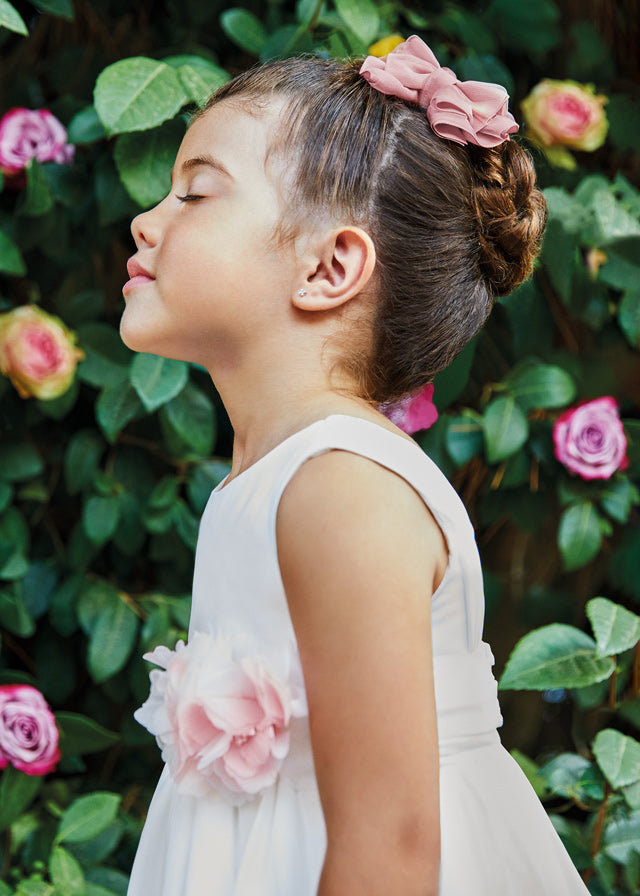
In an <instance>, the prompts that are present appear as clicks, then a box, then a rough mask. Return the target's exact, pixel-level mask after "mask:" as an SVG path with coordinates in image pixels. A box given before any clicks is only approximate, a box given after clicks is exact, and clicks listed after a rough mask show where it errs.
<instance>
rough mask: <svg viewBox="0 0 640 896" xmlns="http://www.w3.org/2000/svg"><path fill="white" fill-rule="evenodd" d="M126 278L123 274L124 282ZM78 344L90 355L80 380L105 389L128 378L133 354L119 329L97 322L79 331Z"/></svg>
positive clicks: (87, 356)
mask: <svg viewBox="0 0 640 896" xmlns="http://www.w3.org/2000/svg"><path fill="white" fill-rule="evenodd" d="M125 276H126V273H125V271H124V270H123V272H122V279H123V282H124V279H125ZM78 341H79V343H80V345H81V346H82V350H83V351H84V353H85V355H86V358H85V360H84V361H82V362H81V364H80V365H79V366H78V378H79V379H81V380H82V381H83V382H85V383H89V384H90V385H91V386H95V387H96V388H98V389H101V388H102V387H103V386H104V385H105V383H112V382H113V381H114V380H118V379H122V378H123V377H125V376H126V375H127V371H128V369H129V365H130V363H131V359H132V353H131V351H130V350H129V349H128V348H127V347H126V346H125V345H124V343H123V342H122V340H121V339H120V336H119V335H118V331H117V330H116V329H114V328H113V327H111V326H109V325H108V324H103V323H99V322H97V321H96V322H92V323H88V324H84V325H83V326H81V327H79V328H78Z"/></svg>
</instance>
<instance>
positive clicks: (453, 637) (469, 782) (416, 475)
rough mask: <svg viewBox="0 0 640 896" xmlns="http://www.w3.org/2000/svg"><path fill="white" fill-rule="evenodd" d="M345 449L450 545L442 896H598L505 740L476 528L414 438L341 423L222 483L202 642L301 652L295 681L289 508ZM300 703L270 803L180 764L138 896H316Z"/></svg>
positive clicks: (147, 840)
mask: <svg viewBox="0 0 640 896" xmlns="http://www.w3.org/2000/svg"><path fill="white" fill-rule="evenodd" d="M332 449H340V450H345V451H350V452H353V453H356V454H359V455H362V456H364V457H367V458H370V459H371V460H373V461H375V462H376V463H378V464H381V465H382V466H384V467H387V468H389V469H391V470H393V471H394V472H396V473H397V474H399V475H400V476H402V477H403V478H404V479H406V480H407V482H409V483H410V484H411V485H412V486H413V488H414V489H415V490H416V491H417V492H418V493H419V494H420V495H421V496H422V498H423V499H424V501H425V503H426V504H427V505H428V507H429V509H430V510H431V512H432V513H433V515H434V517H435V519H436V520H437V522H438V524H439V525H440V527H441V529H442V531H443V533H444V535H445V537H446V540H447V543H448V547H449V562H448V567H447V570H446V573H445V576H444V579H443V581H442V583H441V585H440V587H439V588H438V590H437V592H436V593H435V595H434V596H433V599H432V612H433V623H432V631H433V656H434V671H435V689H436V709H437V718H438V738H439V749H440V804H441V805H440V818H441V842H442V854H441V874H440V894H441V896H516V894H517V896H543V894H544V896H584V894H586V893H587V892H588V891H587V889H586V887H585V885H584V884H583V882H582V880H581V879H580V877H579V875H578V873H577V871H576V870H575V868H574V866H573V865H572V863H571V860H570V859H569V856H568V854H567V853H566V851H565V849H564V847H563V845H562V843H561V841H560V839H559V837H558V836H557V834H556V832H555V830H554V828H553V826H552V825H551V823H550V821H549V819H548V817H547V815H546V813H545V811H544V809H543V807H542V805H541V804H540V802H539V801H538V799H537V797H536V796H535V794H534V792H533V790H532V789H531V787H530V785H529V783H528V781H527V780H526V778H525V777H524V775H523V774H522V772H521V771H520V769H519V767H518V766H517V764H516V763H515V762H514V761H513V760H512V758H511V757H510V755H509V754H508V753H507V751H506V750H505V749H504V748H503V747H502V745H501V744H500V740H499V737H498V733H497V731H496V727H497V726H499V725H500V724H501V723H502V718H501V716H500V710H499V706H498V702H497V696H496V694H497V685H496V682H495V679H494V678H493V675H492V674H491V666H492V664H493V657H492V655H491V651H490V649H489V647H488V645H487V644H485V643H484V642H483V641H482V639H481V638H482V625H483V615H484V599H483V590H482V574H481V569H480V561H479V557H478V552H477V549H476V545H475V539H474V533H473V529H472V526H471V523H470V521H469V518H468V516H467V513H466V511H465V509H464V507H463V505H462V503H461V501H460V499H459V498H458V496H457V494H456V492H455V491H454V489H453V488H452V486H451V485H450V484H449V482H448V481H447V480H446V478H445V477H444V476H443V474H442V473H441V472H440V470H439V469H438V468H437V467H436V466H435V464H434V463H433V462H432V461H431V460H430V459H429V458H428V457H427V456H426V455H425V454H424V452H423V451H422V450H421V449H420V448H419V447H418V446H417V445H415V444H414V443H411V442H409V441H408V440H406V439H404V438H402V437H400V436H398V435H397V434H395V433H392V432H390V431H388V430H386V429H384V428H383V427H380V426H378V425H376V424H375V423H372V422H369V421H366V420H362V419H359V418H355V417H349V416H343V415H334V416H331V417H328V418H326V419H324V420H319V421H316V422H315V423H313V424H311V425H310V426H308V427H307V428H306V429H303V430H302V431H300V432H298V433H296V434H294V435H292V436H291V437H289V438H288V439H286V440H285V441H284V442H282V443H281V444H280V445H278V446H277V447H276V448H274V449H273V450H272V451H270V452H269V453H268V454H267V455H265V456H264V457H263V458H261V459H260V460H259V461H258V462H257V463H255V464H254V465H253V466H251V467H249V468H248V469H247V470H245V471H244V472H243V473H241V474H240V475H239V476H237V477H236V478H235V479H232V480H231V481H229V483H228V484H226V485H225V483H224V482H223V483H221V485H219V486H218V487H217V488H216V489H215V490H214V492H213V493H212V495H211V498H210V500H209V502H208V505H207V507H206V509H205V511H204V514H203V517H202V522H201V526H200V534H199V539H198V546H197V551H196V561H195V574H194V587H193V605H192V612H191V622H190V628H189V644H191V642H192V640H193V639H196V638H199V637H200V638H201V635H200V634H198V633H204V634H205V635H208V636H210V638H211V639H214V640H215V639H218V641H217V642H216V643H218V644H219V643H221V642H220V638H222V639H223V640H224V639H226V641H225V643H228V644H233V643H236V642H238V643H243V644H244V643H245V642H246V640H247V638H248V639H249V642H250V643H254V642H255V644H258V645H259V651H260V653H261V655H263V656H267V657H270V658H271V659H272V660H273V661H274V663H275V666H276V667H277V666H278V663H279V662H280V661H281V660H282V658H283V657H285V656H287V657H289V659H288V660H287V662H288V663H289V665H291V664H293V666H294V667H296V668H294V669H293V671H291V669H290V670H289V672H290V673H291V675H293V677H294V678H295V676H296V675H297V674H298V673H299V658H298V654H297V649H296V642H295V635H294V631H293V627H292V623H291V619H290V617H289V612H288V607H287V601H286V597H285V594H284V591H283V587H282V582H281V578H280V572H279V568H278V560H277V553H276V513H277V509H278V503H279V501H280V497H281V495H282V492H283V490H284V488H285V486H286V485H287V483H288V482H289V480H290V479H291V477H292V475H293V474H294V473H295V471H296V470H297V469H298V468H299V467H300V465H301V464H302V463H304V461H306V460H307V459H308V458H311V457H313V456H316V455H318V454H321V453H323V452H325V451H329V450H332ZM252 639H253V640H252ZM212 643H213V641H212ZM216 650H218V648H217V647H216ZM282 668H283V667H282V665H281V671H282ZM287 674H288V673H287ZM158 681H159V679H158ZM152 690H153V689H152ZM148 702H149V703H150V702H151V700H150V701H148ZM292 705H293V704H292ZM145 706H147V704H145ZM297 706H298V710H297V712H292V714H291V718H290V721H289V726H288V734H287V737H289V749H288V752H287V754H286V756H285V757H284V758H283V759H282V758H281V759H279V760H278V761H279V762H280V767H279V773H278V775H277V778H276V780H275V782H274V783H272V784H269V785H268V786H265V787H263V788H262V789H261V790H260V791H259V792H258V793H256V794H255V795H251V794H249V795H248V796H247V794H244V796H242V797H241V798H240V799H239V798H238V796H237V793H236V794H234V793H231V792H230V791H229V789H228V788H225V786H221V787H220V788H219V789H216V788H210V789H208V790H207V792H206V793H204V794H203V793H199V794H198V792H197V788H196V794H197V795H190V793H189V792H184V788H183V787H181V786H180V784H179V783H178V782H177V781H176V779H175V778H174V776H173V775H172V773H171V771H170V769H169V767H168V766H165V768H164V771H163V773H162V776H161V778H160V781H159V784H158V787H157V790H156V792H155V795H154V797H153V800H152V802H151V806H150V808H149V814H148V817H147V820H146V824H145V827H144V831H143V834H142V839H141V842H140V846H139V849H138V853H137V855H136V859H135V863H134V867H133V871H132V875H131V882H130V886H129V891H128V896H149V894H153V896H314V894H315V893H316V890H317V886H318V880H319V877H320V872H321V868H322V863H323V858H324V853H325V848H326V833H325V826H324V819H323V815H322V810H321V806H320V801H319V797H318V791H317V785H316V781H315V776H314V769H313V760H312V754H311V744H310V739H309V730H308V725H307V719H306V717H305V714H304V700H302V703H301V702H300V700H298V702H297ZM300 707H302V708H300ZM140 712H142V715H143V716H144V712H145V708H144V707H143V710H142V711H139V713H140ZM151 715H152V714H151V713H150V712H147V716H148V717H151ZM145 724H146V722H145ZM150 727H151V728H152V729H153V726H150ZM157 727H158V726H156V730H154V733H156V734H157ZM169 752H170V750H169ZM163 755H165V753H163ZM389 773H390V774H392V770H391V769H390V772H389ZM188 790H189V788H187V791H188ZM242 800H244V801H242ZM238 803H240V804H238ZM354 896H355V894H354ZM389 896H401V894H389Z"/></svg>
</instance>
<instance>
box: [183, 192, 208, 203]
mask: <svg viewBox="0 0 640 896" xmlns="http://www.w3.org/2000/svg"><path fill="white" fill-rule="evenodd" d="M176 199H177V200H179V201H180V202H195V201H196V200H198V199H204V196H198V195H197V194H195V193H186V194H185V195H184V196H176Z"/></svg>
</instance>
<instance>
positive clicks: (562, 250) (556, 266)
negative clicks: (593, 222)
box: [540, 218, 576, 304]
mask: <svg viewBox="0 0 640 896" xmlns="http://www.w3.org/2000/svg"><path fill="white" fill-rule="evenodd" d="M540 257H541V260H542V265H543V267H544V268H545V270H546V272H547V274H548V275H549V280H551V285H552V286H553V288H554V289H555V290H556V292H557V293H558V295H559V296H560V298H561V299H562V300H563V302H565V304H568V303H569V300H570V298H571V287H572V284H573V274H574V267H575V259H576V246H575V243H574V238H573V237H572V235H571V234H570V233H567V231H566V230H565V228H564V227H563V226H562V224H561V223H560V221H558V220H556V219H554V218H551V219H550V220H549V223H548V224H547V227H546V230H545V235H544V243H543V245H542V254H541V256H540Z"/></svg>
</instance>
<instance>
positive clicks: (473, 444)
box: [445, 411, 484, 467]
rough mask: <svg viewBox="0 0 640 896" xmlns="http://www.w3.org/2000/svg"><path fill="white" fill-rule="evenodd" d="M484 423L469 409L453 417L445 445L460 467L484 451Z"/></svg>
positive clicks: (448, 427) (452, 458)
mask: <svg viewBox="0 0 640 896" xmlns="http://www.w3.org/2000/svg"><path fill="white" fill-rule="evenodd" d="M482 433H483V428H482V423H481V422H480V421H479V420H478V419H477V415H476V414H474V413H471V412H469V411H467V412H466V413H463V414H461V415H460V416H458V417H451V418H450V422H449V425H448V426H447V433H446V435H445V445H446V448H447V451H448V453H449V456H450V457H451V460H453V461H454V462H455V463H456V464H457V465H458V466H459V467H460V466H462V465H463V464H466V463H467V461H468V460H471V458H472V457H476V456H477V455H478V454H480V452H481V451H482V446H483V443H484V440H483V437H482Z"/></svg>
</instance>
